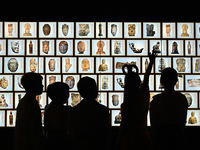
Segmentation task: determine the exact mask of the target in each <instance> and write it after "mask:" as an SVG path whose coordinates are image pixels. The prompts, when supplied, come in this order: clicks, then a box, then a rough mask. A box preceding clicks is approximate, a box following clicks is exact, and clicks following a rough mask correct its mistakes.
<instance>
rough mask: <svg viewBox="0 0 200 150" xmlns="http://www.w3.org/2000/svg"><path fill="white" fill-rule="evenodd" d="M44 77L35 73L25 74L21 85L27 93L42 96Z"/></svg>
mask: <svg viewBox="0 0 200 150" xmlns="http://www.w3.org/2000/svg"><path fill="white" fill-rule="evenodd" d="M42 79H43V78H42V76H41V75H40V74H37V73H34V72H28V73H25V74H24V75H23V76H22V78H21V84H22V85H23V87H24V89H25V90H26V92H27V93H29V94H32V95H40V94H42V90H43V84H42Z"/></svg>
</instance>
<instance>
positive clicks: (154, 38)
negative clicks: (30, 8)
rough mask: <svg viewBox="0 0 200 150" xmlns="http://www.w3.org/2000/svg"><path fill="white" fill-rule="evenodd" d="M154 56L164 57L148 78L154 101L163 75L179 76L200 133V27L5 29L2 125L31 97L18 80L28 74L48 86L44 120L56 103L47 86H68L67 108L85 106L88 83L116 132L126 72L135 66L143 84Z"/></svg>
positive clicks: (14, 25) (0, 28)
mask: <svg viewBox="0 0 200 150" xmlns="http://www.w3.org/2000/svg"><path fill="white" fill-rule="evenodd" d="M152 50H154V51H156V52H157V53H158V57H156V61H155V65H154V68H153V70H152V73H151V75H150V81H149V82H150V83H149V86H150V94H151V97H152V96H153V95H155V94H158V93H160V92H161V91H162V90H163V89H162V85H160V73H161V71H162V70H163V69H164V68H166V67H173V68H175V69H176V70H177V72H178V73H179V77H178V79H179V80H178V82H177V84H176V86H175V88H176V90H177V91H180V92H182V93H183V94H185V95H186V97H187V99H188V103H189V110H188V117H187V125H188V126H200V106H199V99H200V93H199V91H200V76H199V75H200V23H198V22H0V126H1V127H14V126H15V116H16V108H17V105H18V103H19V101H20V99H21V98H22V97H23V96H24V94H25V92H24V89H23V87H22V85H21V83H20V79H21V76H22V75H23V74H24V73H25V72H30V71H32V72H37V73H40V74H41V75H42V76H43V79H44V80H43V84H44V89H43V94H42V95H41V96H37V97H36V99H37V100H38V102H39V104H40V107H41V109H42V115H43V112H44V107H45V105H46V104H48V103H49V102H50V101H51V100H50V99H48V98H47V94H46V88H47V86H48V85H49V84H51V83H54V82H56V81H62V82H66V83H67V84H68V85H69V87H70V96H69V100H68V105H70V106H72V107H73V106H75V105H77V104H78V103H79V102H80V100H81V97H80V95H79V93H78V90H77V86H76V84H77V82H78V81H79V79H80V78H82V77H84V76H89V77H92V78H94V79H95V80H96V82H97V84H98V87H99V95H98V98H97V101H98V102H99V103H101V104H103V105H105V106H107V107H108V108H109V109H110V113H111V121H112V126H119V123H120V120H121V116H120V105H121V103H122V102H123V90H124V89H123V85H124V75H123V73H122V70H121V68H122V66H123V65H124V64H126V63H133V64H136V65H137V66H138V68H139V73H140V76H141V78H142V79H143V76H144V73H145V69H146V68H147V66H148V63H149V59H148V52H151V51H152ZM192 112H194V113H192ZM194 120H197V122H195V121H194ZM148 125H150V123H149V118H148Z"/></svg>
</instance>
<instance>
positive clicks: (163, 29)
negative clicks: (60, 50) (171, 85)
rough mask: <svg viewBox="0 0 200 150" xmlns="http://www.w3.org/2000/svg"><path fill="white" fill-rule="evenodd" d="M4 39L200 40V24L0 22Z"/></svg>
mask: <svg viewBox="0 0 200 150" xmlns="http://www.w3.org/2000/svg"><path fill="white" fill-rule="evenodd" d="M18 26H19V27H18ZM38 28H39V30H37V29H38ZM3 29H4V30H3ZM3 31H4V34H3ZM161 34H162V36H161ZM3 35H4V38H18V37H20V38H37V37H39V38H57V37H58V38H95V37H96V38H161V37H162V38H194V37H195V38H200V23H199V22H177V23H176V22H19V23H18V22H4V24H3V22H0V37H1V38H3ZM18 35H19V36H18Z"/></svg>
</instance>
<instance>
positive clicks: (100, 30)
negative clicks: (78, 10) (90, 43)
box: [96, 22, 106, 38]
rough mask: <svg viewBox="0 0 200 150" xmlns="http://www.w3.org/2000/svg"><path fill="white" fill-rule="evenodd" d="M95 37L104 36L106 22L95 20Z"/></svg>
mask: <svg viewBox="0 0 200 150" xmlns="http://www.w3.org/2000/svg"><path fill="white" fill-rule="evenodd" d="M96 38H106V22H96Z"/></svg>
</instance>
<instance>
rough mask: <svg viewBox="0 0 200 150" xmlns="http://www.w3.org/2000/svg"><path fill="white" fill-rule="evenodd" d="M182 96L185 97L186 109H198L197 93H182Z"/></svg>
mask: <svg viewBox="0 0 200 150" xmlns="http://www.w3.org/2000/svg"><path fill="white" fill-rule="evenodd" d="M182 94H183V95H185V97H186V99H187V102H188V108H198V96H197V95H198V94H197V92H183V93H182Z"/></svg>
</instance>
